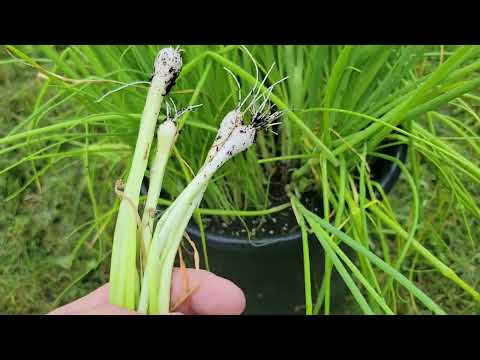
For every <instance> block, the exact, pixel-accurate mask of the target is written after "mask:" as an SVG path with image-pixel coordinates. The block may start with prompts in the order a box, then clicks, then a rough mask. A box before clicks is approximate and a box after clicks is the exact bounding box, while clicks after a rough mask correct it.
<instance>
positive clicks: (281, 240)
mask: <svg viewBox="0 0 480 360" xmlns="http://www.w3.org/2000/svg"><path fill="white" fill-rule="evenodd" d="M407 149H408V146H407V144H399V145H396V146H394V147H393V155H392V156H394V157H395V158H397V159H399V160H400V161H401V162H402V163H405V162H406V160H407ZM379 160H383V161H384V162H385V164H386V165H385V166H383V167H382V168H381V169H382V171H381V172H380V176H379V179H378V180H377V181H378V183H379V184H380V185H381V187H382V188H383V190H384V192H385V193H386V194H388V193H389V192H390V191H391V190H392V189H393V187H394V185H395V184H396V183H397V181H398V179H399V178H400V174H401V169H400V167H399V166H398V165H397V164H396V163H394V162H391V161H387V160H384V159H379ZM142 185H143V184H142ZM142 192H145V193H146V190H145V186H142ZM375 195H376V197H377V198H378V199H381V194H380V193H379V192H378V191H375ZM286 210H287V209H286ZM286 210H283V211H286ZM186 232H187V233H188V235H189V236H191V237H192V238H194V239H197V240H199V239H201V234H200V229H199V228H198V226H197V225H196V224H195V222H194V221H193V220H191V221H190V222H189V224H188V225H187V228H186ZM301 237H302V234H301V232H300V231H297V232H293V233H290V234H286V235H276V236H275V235H274V236H268V235H266V236H263V237H261V238H258V239H255V240H249V239H248V237H245V236H238V235H223V234H218V233H214V232H210V231H205V238H206V240H207V244H208V245H209V246H212V247H216V248H231V247H238V248H249V249H251V248H257V247H264V246H270V245H277V246H279V245H282V244H288V243H291V242H292V241H298V240H300V239H301Z"/></svg>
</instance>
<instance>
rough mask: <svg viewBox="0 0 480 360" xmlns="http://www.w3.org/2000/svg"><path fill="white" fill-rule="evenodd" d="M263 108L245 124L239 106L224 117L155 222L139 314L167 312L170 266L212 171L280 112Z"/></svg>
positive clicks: (245, 147)
mask: <svg viewBox="0 0 480 360" xmlns="http://www.w3.org/2000/svg"><path fill="white" fill-rule="evenodd" d="M256 100H258V98H257V99H255V101H256ZM263 105H264V104H263ZM263 108H264V106H260V107H259V108H258V110H256V111H255V112H252V113H253V116H252V121H251V123H250V124H248V125H245V124H244V123H243V113H242V111H241V109H240V107H238V108H237V109H235V110H233V111H231V112H229V113H228V114H227V115H226V116H225V118H224V119H223V121H222V123H221V125H220V128H219V130H218V133H217V137H216V139H215V141H214V143H213V145H212V147H211V148H210V151H209V153H208V155H207V158H206V161H205V163H204V165H203V166H202V168H201V169H200V170H199V172H198V174H197V175H196V176H195V177H194V179H193V180H192V181H191V182H190V184H189V185H188V186H187V187H186V188H185V189H184V190H183V191H182V193H181V194H180V195H179V196H178V197H177V199H176V200H175V201H174V202H173V203H172V204H171V205H170V206H169V208H168V209H167V210H166V212H165V213H164V214H163V215H162V217H161V218H160V220H159V221H158V223H157V226H156V228H155V232H154V234H153V237H152V242H151V244H150V248H149V252H148V257H147V263H146V267H145V271H144V276H143V279H142V286H141V292H140V299H139V306H138V311H139V312H140V313H144V314H147V313H148V314H165V313H168V312H169V309H170V286H171V276H172V268H173V264H174V261H175V255H176V252H177V249H178V247H179V245H180V242H181V240H182V237H183V235H184V232H185V229H186V227H187V225H188V222H189V221H190V218H191V217H192V215H193V212H194V211H195V209H196V208H197V207H198V205H199V204H200V202H201V200H202V198H203V194H204V192H205V190H206V188H207V186H208V183H209V181H210V179H211V178H212V176H213V175H214V174H215V172H216V171H217V170H218V169H219V168H220V167H221V166H222V165H223V164H224V163H225V162H226V161H228V160H229V159H231V158H232V157H233V156H235V155H236V154H238V153H240V152H242V151H244V150H246V149H248V148H249V147H250V146H251V145H252V144H253V143H254V141H255V136H256V132H257V131H258V130H260V129H265V128H267V127H269V126H271V125H272V123H273V121H274V120H276V119H277V118H278V117H279V116H280V114H281V112H276V113H274V114H270V113H269V112H262V111H263Z"/></svg>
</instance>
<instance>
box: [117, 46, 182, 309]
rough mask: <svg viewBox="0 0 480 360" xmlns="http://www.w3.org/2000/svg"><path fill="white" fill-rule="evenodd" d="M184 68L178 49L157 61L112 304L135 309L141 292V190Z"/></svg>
mask: <svg viewBox="0 0 480 360" xmlns="http://www.w3.org/2000/svg"><path fill="white" fill-rule="evenodd" d="M181 67H182V58H181V56H180V52H179V51H178V50H175V49H172V48H165V49H162V50H161V51H160V52H159V53H158V55H157V57H156V59H155V65H154V72H153V76H152V80H151V85H150V88H149V90H148V95H147V100H146V103H145V108H144V110H143V114H142V118H141V120H140V128H139V132H138V138H137V143H136V146H135V151H134V154H133V160H132V166H131V169H130V172H129V175H128V179H127V183H126V186H125V189H124V192H123V198H122V201H121V203H120V208H119V211H118V217H117V222H116V226H115V232H114V238H113V249H112V261H111V268H110V290H109V297H110V303H112V304H114V305H118V306H122V307H125V308H128V309H135V307H136V301H135V300H136V297H137V295H138V293H139V279H138V273H137V269H136V255H137V254H136V249H137V246H136V241H137V237H136V233H137V225H139V224H137V220H136V217H135V216H132V211H133V213H134V214H136V215H138V201H139V195H140V187H141V183H142V180H143V177H144V174H145V170H146V168H147V164H148V158H149V153H150V147H151V144H152V141H153V136H154V133H155V127H156V124H157V119H158V115H159V112H160V107H161V104H162V101H163V98H164V97H165V96H166V95H167V94H168V92H169V91H170V89H171V87H172V86H173V85H174V84H175V80H176V78H177V77H178V74H179V73H180V70H181Z"/></svg>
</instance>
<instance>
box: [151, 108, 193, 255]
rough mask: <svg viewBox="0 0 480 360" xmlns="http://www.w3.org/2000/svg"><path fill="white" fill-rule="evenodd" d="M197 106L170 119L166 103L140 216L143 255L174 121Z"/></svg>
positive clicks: (172, 138)
mask: <svg viewBox="0 0 480 360" xmlns="http://www.w3.org/2000/svg"><path fill="white" fill-rule="evenodd" d="M170 100H171V99H170ZM172 103H173V101H172ZM173 106H174V107H175V104H173ZM199 106H202V105H191V106H188V107H186V108H185V109H183V110H181V111H178V112H176V113H175V114H174V115H173V117H170V111H169V105H168V103H167V118H166V120H165V121H164V122H163V123H161V124H160V126H159V127H158V131H157V150H156V153H155V157H154V159H153V163H152V167H151V170H150V179H149V187H148V193H147V200H146V201H145V206H144V209H143V216H142V237H143V249H144V251H145V254H148V249H149V247H150V241H151V238H152V233H153V227H154V220H155V214H156V209H157V204H158V199H159V197H160V192H161V191H162V183H163V176H164V174H165V168H166V167H167V162H168V159H169V158H170V153H171V151H172V148H173V145H174V144H175V140H176V138H177V130H178V129H177V125H176V120H177V119H178V118H179V117H181V116H182V115H183V114H185V113H186V112H188V111H195V110H196V108H198V107H199ZM175 110H176V107H175Z"/></svg>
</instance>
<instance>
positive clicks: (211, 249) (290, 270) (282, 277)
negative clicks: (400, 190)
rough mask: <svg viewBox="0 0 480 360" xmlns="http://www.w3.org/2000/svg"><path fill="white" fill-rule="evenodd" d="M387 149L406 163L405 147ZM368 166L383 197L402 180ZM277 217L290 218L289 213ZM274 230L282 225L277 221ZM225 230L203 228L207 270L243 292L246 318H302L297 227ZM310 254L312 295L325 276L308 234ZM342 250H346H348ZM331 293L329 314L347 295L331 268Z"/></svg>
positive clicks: (392, 169)
mask: <svg viewBox="0 0 480 360" xmlns="http://www.w3.org/2000/svg"><path fill="white" fill-rule="evenodd" d="M387 149H388V150H385V151H384V153H386V154H389V155H392V156H395V157H397V158H398V159H400V160H401V161H402V162H405V160H406V152H407V147H406V146H405V145H399V146H395V147H391V148H387ZM370 167H371V174H372V177H373V178H374V179H375V180H376V181H378V182H379V183H380V184H381V185H382V187H383V189H384V191H385V193H388V192H389V191H391V189H392V188H393V186H394V185H395V183H396V182H397V180H398V178H399V176H400V173H401V171H400V168H399V167H398V166H397V165H395V164H394V163H392V162H389V161H386V160H384V159H377V160H376V161H375V162H373V163H372V164H371V166H370ZM315 194H316V193H315ZM377 197H380V194H377ZM307 200H309V207H310V209H311V210H315V209H321V199H320V198H318V196H317V195H313V196H312V195H307ZM303 201H305V198H304V199H302V202H303ZM275 216H276V218H282V216H283V218H285V216H287V218H292V219H293V213H292V210H291V209H286V210H284V211H283V214H282V212H281V213H277V214H275ZM278 226H283V225H282V223H278ZM229 230H230V229H228V228H226V229H222V230H214V231H210V230H208V229H207V231H206V233H205V235H206V240H207V253H208V259H209V264H210V270H211V271H212V272H214V273H215V274H217V275H219V276H223V277H225V278H227V279H230V280H231V281H233V282H234V283H236V284H237V285H238V286H239V287H240V288H241V289H242V290H243V291H244V292H245V294H246V297H247V307H246V310H245V314H304V313H305V307H304V304H305V291H304V269H303V266H304V265H303V247H302V241H301V233H300V231H299V230H298V229H297V230H295V231H293V232H291V233H288V234H282V235H276V236H275V235H274V236H271V235H269V234H268V232H267V233H266V234H265V235H264V236H262V237H257V238H256V239H255V240H252V241H249V239H248V238H247V236H245V235H239V234H238V232H237V234H235V235H231V234H229V233H232V232H233V231H229ZM187 232H188V234H189V235H190V237H191V238H192V239H193V240H194V241H195V242H196V243H197V248H198V249H199V251H201V252H202V254H201V256H202V257H201V259H203V255H204V254H203V251H202V246H201V238H200V231H199V229H198V227H197V226H196V224H195V223H194V222H193V221H191V222H190V224H189V226H188V227H187ZM258 244H260V245H258ZM309 250H310V264H311V268H310V273H311V276H312V291H313V294H316V293H317V292H318V290H319V287H320V284H321V279H322V277H323V272H324V252H323V249H322V248H321V246H320V245H319V242H318V240H317V239H315V238H314V237H312V236H311V237H310V238H309ZM345 250H346V251H348V249H347V248H346V249H345ZM331 293H332V298H331V304H332V310H333V311H334V312H335V310H338V309H339V308H340V307H341V305H342V304H343V299H344V297H345V294H346V287H345V285H344V282H343V281H342V280H341V279H340V278H339V275H338V274H337V273H336V271H335V270H334V271H333V273H332V281H331Z"/></svg>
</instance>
